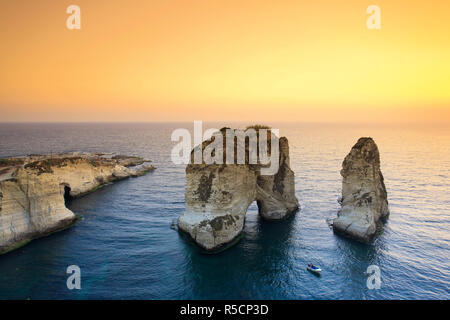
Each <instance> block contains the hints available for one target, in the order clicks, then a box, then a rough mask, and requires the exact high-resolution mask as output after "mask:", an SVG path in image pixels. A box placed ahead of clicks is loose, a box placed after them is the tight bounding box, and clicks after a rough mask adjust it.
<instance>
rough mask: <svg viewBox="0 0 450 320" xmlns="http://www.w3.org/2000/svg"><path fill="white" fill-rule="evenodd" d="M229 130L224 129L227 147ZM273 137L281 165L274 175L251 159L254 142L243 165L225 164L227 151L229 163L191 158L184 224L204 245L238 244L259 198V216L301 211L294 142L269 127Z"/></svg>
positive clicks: (181, 220)
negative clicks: (291, 147) (292, 162)
mask: <svg viewBox="0 0 450 320" xmlns="http://www.w3.org/2000/svg"><path fill="white" fill-rule="evenodd" d="M226 129H227V128H223V129H222V130H221V133H222V136H223V146H224V150H226V149H225V144H226V134H225V131H226ZM232 131H233V130H232ZM257 139H258V141H259V134H258V138H257ZM270 139H276V140H275V143H278V144H279V168H278V171H277V172H276V173H275V174H272V175H262V174H261V169H262V168H263V167H264V165H262V164H260V163H257V164H251V162H249V150H248V146H249V141H248V140H246V144H245V148H246V150H245V152H246V153H245V163H243V164H236V163H238V162H237V161H235V162H234V163H232V164H225V159H226V152H224V153H223V159H224V161H223V163H224V164H215V163H214V164H205V163H201V164H193V162H192V158H191V164H188V165H187V167H186V180H187V185H186V195H185V198H186V212H185V213H184V214H182V215H181V216H180V217H179V219H178V227H179V230H181V231H184V232H186V233H188V234H189V235H190V236H191V237H192V239H194V241H195V242H196V243H197V244H198V245H199V246H200V247H202V248H204V249H206V250H213V251H218V250H222V249H224V248H226V247H227V245H230V244H232V243H234V242H235V240H237V239H238V238H239V236H240V234H241V232H242V230H243V227H244V222H245V214H246V212H247V209H248V207H249V206H250V204H251V203H252V202H253V201H255V200H256V201H257V205H258V209H259V214H260V215H261V217H263V218H265V219H267V220H279V219H283V218H285V217H287V216H288V215H290V214H292V213H294V212H296V211H297V210H298V208H299V204H298V200H297V198H296V197H295V188H294V173H293V172H292V170H291V169H290V167H289V144H288V140H287V139H286V138H284V137H282V138H279V139H278V137H276V136H275V135H273V134H270V131H269V140H270ZM214 140H215V137H212V138H211V139H210V140H208V141H205V142H203V144H202V147H201V150H202V151H204V150H205V148H206V147H207V146H208V145H209V144H211V143H212V142H213V141H214ZM235 141H236V140H235ZM235 146H236V142H235ZM194 150H195V148H194ZM194 150H193V152H194ZM268 151H269V152H270V149H269V150H268ZM235 157H236V154H235ZM235 159H236V158H235Z"/></svg>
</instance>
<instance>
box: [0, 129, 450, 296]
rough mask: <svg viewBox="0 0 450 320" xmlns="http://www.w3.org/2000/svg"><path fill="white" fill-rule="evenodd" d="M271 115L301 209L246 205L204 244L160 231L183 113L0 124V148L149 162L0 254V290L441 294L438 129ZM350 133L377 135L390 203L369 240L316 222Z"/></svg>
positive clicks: (443, 169)
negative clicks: (213, 251)
mask: <svg viewBox="0 0 450 320" xmlns="http://www.w3.org/2000/svg"><path fill="white" fill-rule="evenodd" d="M226 125H230V124H229V123H227V124H226ZM271 125H272V126H273V127H278V128H279V129H280V133H281V135H284V136H286V137H288V139H289V142H290V152H291V167H292V169H293V170H294V172H295V174H296V177H295V181H296V194H297V197H298V199H299V200H300V203H301V206H302V209H301V211H300V212H299V213H298V214H297V215H296V216H295V217H293V218H291V219H289V220H287V221H282V222H275V223H268V222H264V221H262V220H261V219H260V218H259V217H258V215H257V207H256V205H255V204H253V205H252V206H251V207H250V209H249V212H248V214H247V220H246V225H245V230H244V237H243V239H242V240H241V242H240V243H239V244H237V245H236V246H235V247H233V248H231V249H229V250H228V251H225V252H223V253H221V254H218V255H204V254H202V253H201V252H200V251H199V250H198V249H197V247H196V246H195V245H193V244H192V243H191V242H190V241H188V240H187V239H185V238H184V237H183V236H182V235H181V234H179V233H178V232H176V231H174V230H172V229H170V224H171V222H172V220H173V219H174V218H177V217H178V216H179V215H180V214H181V213H182V212H183V210H184V188H185V173H184V166H177V165H174V164H173V163H172V162H171V160H170V151H171V148H172V145H173V144H172V142H171V141H170V135H171V132H172V130H173V129H175V128H180V127H184V128H188V129H190V130H191V132H192V131H193V124H192V123H185V124H181V123H178V124H177V123H172V124H0V157H2V156H14V155H24V154H30V153H49V152H63V151H74V150H80V151H88V152H99V151H106V152H117V153H122V154H135V155H139V156H143V157H146V158H150V159H151V160H153V162H154V164H155V166H156V167H157V168H158V169H157V170H156V171H154V172H152V173H150V174H148V175H146V176H144V177H139V178H133V179H128V180H124V181H121V182H118V183H116V184H113V185H109V186H106V187H104V188H102V189H100V190H99V191H97V192H95V193H93V194H90V195H87V196H85V197H83V198H80V199H77V200H74V201H73V202H72V203H71V204H70V209H71V210H73V211H74V212H76V213H78V214H81V215H82V216H83V219H82V220H81V221H80V222H79V223H78V224H77V225H75V226H74V227H73V228H71V229H68V230H65V231H62V232H59V233H56V234H53V235H51V236H49V237H46V238H42V239H39V240H35V241H33V242H32V243H30V244H29V245H27V246H25V247H22V248H20V249H18V250H16V251H14V252H11V253H8V254H6V255H3V256H0V298H1V299H28V298H30V299H449V298H450V294H449V291H450V261H449V258H450V251H449V244H450V192H449V189H450V188H449V178H450V129H449V128H448V127H431V126H428V127H426V126H414V127H406V126H400V127H399V126H377V127H375V126H349V125H306V124H279V125H277V124H271ZM221 126H222V124H208V127H217V128H220V127H221ZM244 126H245V124H236V125H235V127H244ZM205 127H206V125H205ZM361 136H371V137H373V138H374V139H375V141H376V143H377V144H378V147H379V149H380V152H381V161H382V171H383V173H384V176H385V182H386V187H387V190H388V197H389V205H390V210H391V215H390V219H389V222H388V223H387V224H386V226H385V229H384V233H383V234H382V235H381V236H380V237H379V238H378V239H377V240H376V241H375V242H374V243H373V244H370V245H363V244H359V243H355V242H353V241H350V240H347V239H343V238H340V237H338V236H335V235H334V234H333V232H332V230H330V228H329V226H328V224H327V219H329V218H332V217H334V216H335V215H336V212H337V210H338V208H339V205H338V203H337V198H338V197H339V195H340V192H341V177H340V174H339V170H340V168H341V163H342V160H343V159H344V157H345V155H346V154H347V153H348V152H349V150H350V148H351V147H352V146H353V144H354V143H355V142H356V141H357V139H358V138H359V137H361ZM309 262H313V263H314V264H317V265H320V266H321V267H322V269H323V272H322V276H321V277H316V276H314V275H313V274H311V273H308V272H307V271H306V270H305V266H306V265H307V264H308V263H309ZM74 264H75V265H78V266H80V268H81V273H82V274H81V275H82V281H81V286H82V289H81V290H73V291H70V290H68V289H67V287H66V279H67V276H68V275H67V274H66V268H67V267H68V266H69V265H74ZM369 265H377V266H379V267H380V270H381V281H382V283H381V288H380V289H378V290H369V289H368V288H367V286H366V280H367V274H365V271H366V269H367V267H368V266H369Z"/></svg>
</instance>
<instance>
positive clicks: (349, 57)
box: [0, 0, 450, 124]
mask: <svg viewBox="0 0 450 320" xmlns="http://www.w3.org/2000/svg"><path fill="white" fill-rule="evenodd" d="M71 4H76V5H78V6H79V7H80V9H81V29H80V30H69V29H68V28H67V27H66V20H67V18H68V17H69V15H70V14H67V13H66V9H67V7H68V6H69V5H71ZM373 4H375V5H378V6H379V8H380V10H381V29H380V30H371V29H368V28H367V26H366V20H367V19H368V17H369V14H367V13H366V9H367V7H368V6H369V5H373ZM0 49H1V50H0V122H22V121H25V122H28V121H31V122H40V121H49V122H53V121H64V122H77V121H95V122H98V121H108V122H109V121H111V122H117V121H139V122H145V121H191V120H203V121H223V120H230V121H239V120H241V121H258V122H261V121H265V122H270V121H289V122H293V121H295V122H357V123H366V122H367V123H391V122H393V123H397V122H398V123H413V122H427V123H428V122H429V123H444V124H447V123H450V1H448V0H435V1H429V0H428V1H423V0H409V1H402V0H376V1H375V0H367V1H366V0H348V1H344V0H343V1H335V0H327V1H325V0H315V1H301V0H295V1H294V0H292V1H287V0H279V1H274V0H270V1H267V0H239V1H235V0H95V1H93V0H70V1H65V0H58V1H54V0H0Z"/></svg>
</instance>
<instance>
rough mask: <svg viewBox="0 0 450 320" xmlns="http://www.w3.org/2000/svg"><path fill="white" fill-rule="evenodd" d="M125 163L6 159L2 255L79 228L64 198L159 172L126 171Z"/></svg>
mask: <svg viewBox="0 0 450 320" xmlns="http://www.w3.org/2000/svg"><path fill="white" fill-rule="evenodd" d="M141 160H142V159H141ZM121 161H131V160H130V159H108V158H104V157H101V156H98V155H91V154H64V155H52V156H51V157H50V156H35V157H24V158H14V159H2V161H0V254H1V253H5V252H7V251H10V250H12V249H14V248H16V247H19V246H20V245H22V244H24V243H26V242H28V241H30V240H32V239H35V238H38V237H41V236H44V235H47V234H49V233H52V232H54V231H57V230H60V229H63V228H66V227H68V226H70V225H71V224H72V223H74V222H75V220H76V216H75V214H74V213H73V212H72V211H70V210H69V209H67V208H66V206H65V199H64V197H65V196H66V197H68V196H71V197H77V196H81V195H83V194H85V193H88V192H90V191H94V190H95V189H96V188H98V187H99V186H101V185H103V184H105V183H109V182H112V181H115V180H119V179H124V178H127V177H130V176H138V175H142V174H144V173H146V172H147V171H149V170H152V169H154V168H153V167H152V166H142V167H140V168H137V169H133V168H127V167H125V166H123V165H122V164H121ZM125 164H127V165H128V164H129V163H128V162H126V163H125Z"/></svg>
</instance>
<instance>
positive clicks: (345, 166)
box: [333, 138, 389, 242]
mask: <svg viewBox="0 0 450 320" xmlns="http://www.w3.org/2000/svg"><path fill="white" fill-rule="evenodd" d="M341 175H342V178H343V179H342V198H341V206H342V208H341V210H340V211H339V213H338V217H337V218H336V219H334V221H333V230H334V231H335V232H336V233H339V234H343V235H346V236H348V237H350V238H353V239H355V240H358V241H361V242H370V241H371V240H372V239H373V238H374V237H375V236H376V234H377V231H380V230H381V228H382V226H383V221H384V220H385V219H387V217H388V215H389V209H388V201H387V193H386V187H385V185H384V178H383V174H382V173H381V170H380V154H379V151H378V147H377V145H376V144H375V142H374V141H373V139H372V138H360V139H359V140H358V142H357V143H356V144H355V145H354V146H353V148H352V149H351V151H350V153H349V154H348V155H347V156H346V157H345V159H344V162H343V163H342V170H341Z"/></svg>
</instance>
